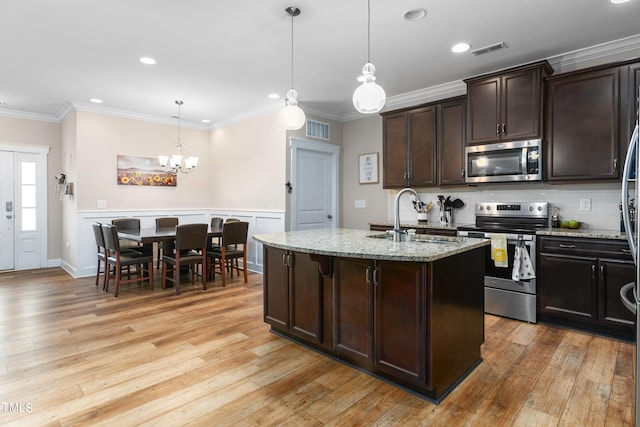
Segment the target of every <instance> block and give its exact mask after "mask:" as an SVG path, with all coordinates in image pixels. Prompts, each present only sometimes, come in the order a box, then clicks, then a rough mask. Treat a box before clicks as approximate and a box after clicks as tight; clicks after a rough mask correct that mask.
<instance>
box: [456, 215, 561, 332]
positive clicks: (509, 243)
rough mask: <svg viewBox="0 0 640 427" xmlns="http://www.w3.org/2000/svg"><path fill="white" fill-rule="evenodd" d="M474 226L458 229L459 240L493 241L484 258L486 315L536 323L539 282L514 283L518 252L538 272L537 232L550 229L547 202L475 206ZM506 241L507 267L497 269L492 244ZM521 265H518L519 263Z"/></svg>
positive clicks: (531, 280)
mask: <svg viewBox="0 0 640 427" xmlns="http://www.w3.org/2000/svg"><path fill="white" fill-rule="evenodd" d="M475 215H476V223H475V225H470V226H462V227H459V228H458V235H459V236H466V237H481V238H487V239H492V245H489V246H487V249H486V251H487V252H486V255H485V277H484V286H485V288H484V305H485V312H486V313H491V314H497V315H499V316H505V317H511V318H513V319H518V320H523V321H526V322H531V323H536V321H537V318H536V279H535V277H534V278H532V279H528V280H514V272H513V268H514V261H515V257H516V252H517V251H516V248H517V247H520V249H519V251H518V255H519V257H518V258H519V260H522V257H523V256H524V254H522V253H521V252H520V251H522V250H526V252H527V254H528V259H529V260H530V262H531V265H532V268H533V272H534V273H535V270H536V231H537V230H539V229H541V228H546V227H548V226H549V204H548V203H547V202H483V203H477V204H476V210H475ZM500 240H503V241H506V248H507V262H506V263H505V264H506V266H504V267H500V266H496V264H499V263H496V262H495V261H494V260H493V259H492V258H491V254H492V248H493V242H494V241H496V242H499V241H500ZM518 263H519V261H518Z"/></svg>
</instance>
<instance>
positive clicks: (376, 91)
mask: <svg viewBox="0 0 640 427" xmlns="http://www.w3.org/2000/svg"><path fill="white" fill-rule="evenodd" d="M367 16H368V21H367V63H366V64H364V67H362V75H361V76H360V77H358V81H359V82H362V84H361V85H360V86H358V88H357V89H356V90H355V92H353V106H354V107H356V110H358V111H359V112H361V113H363V114H372V113H377V112H378V111H380V110H381V109H382V107H384V103H385V101H386V100H387V94H386V93H385V92H384V89H382V87H381V86H380V85H378V84H377V83H376V76H375V75H374V74H375V72H376V67H375V66H374V65H373V64H372V63H371V0H367Z"/></svg>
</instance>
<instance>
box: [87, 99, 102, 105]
mask: <svg viewBox="0 0 640 427" xmlns="http://www.w3.org/2000/svg"><path fill="white" fill-rule="evenodd" d="M89 101H91V102H93V103H94V104H102V99H98V98H91V99H90V100H89Z"/></svg>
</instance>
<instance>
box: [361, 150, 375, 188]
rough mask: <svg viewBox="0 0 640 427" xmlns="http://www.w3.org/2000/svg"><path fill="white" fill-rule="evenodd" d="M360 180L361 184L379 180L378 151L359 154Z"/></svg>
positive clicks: (373, 182)
mask: <svg viewBox="0 0 640 427" xmlns="http://www.w3.org/2000/svg"><path fill="white" fill-rule="evenodd" d="M358 182H359V183H360V184H376V183H377V182H378V153H365V154H360V155H359V156H358Z"/></svg>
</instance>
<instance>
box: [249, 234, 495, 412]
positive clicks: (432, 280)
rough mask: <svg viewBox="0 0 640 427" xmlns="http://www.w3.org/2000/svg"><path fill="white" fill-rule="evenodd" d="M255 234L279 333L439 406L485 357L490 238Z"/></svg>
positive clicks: (268, 305) (267, 305)
mask: <svg viewBox="0 0 640 427" xmlns="http://www.w3.org/2000/svg"><path fill="white" fill-rule="evenodd" d="M253 238H254V239H255V240H256V241H258V242H260V243H262V244H263V245H264V247H263V249H264V251H263V254H264V258H263V265H264V276H263V277H264V279H263V281H264V320H265V322H267V323H269V324H270V325H271V330H272V332H274V333H277V334H279V335H281V336H284V337H287V338H289V339H292V340H294V341H296V342H298V343H300V344H303V345H305V346H308V347H311V348H313V349H315V350H317V351H320V352H322V353H324V354H326V355H328V356H330V357H332V358H334V359H337V360H340V361H342V362H344V363H347V364H349V365H351V366H354V367H357V368H359V369H361V370H365V371H367V372H369V373H371V374H373V375H375V376H377V377H380V378H383V379H385V380H387V381H390V382H392V383H394V384H396V385H398V386H401V387H403V388H406V389H409V390H411V391H412V392H414V393H416V394H418V395H420V396H422V397H424V398H427V399H429V400H431V401H434V402H439V401H440V400H442V399H443V398H444V397H445V396H446V395H447V394H448V393H449V392H450V391H451V390H452V389H453V388H454V387H455V385H456V384H457V383H458V382H459V381H461V380H462V379H463V378H464V377H465V376H466V375H467V374H468V373H469V372H470V371H471V370H472V369H473V368H474V367H475V366H476V365H477V364H478V363H480V361H481V357H480V346H481V345H482V343H483V340H484V294H483V281H484V253H485V251H484V246H486V245H487V244H489V242H488V241H487V240H485V239H471V238H461V237H449V236H417V237H416V238H417V239H418V240H413V241H404V242H394V241H392V240H389V239H388V236H387V235H386V233H376V232H372V231H366V230H347V229H331V230H306V231H294V232H286V233H274V234H260V235H254V236H253Z"/></svg>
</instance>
